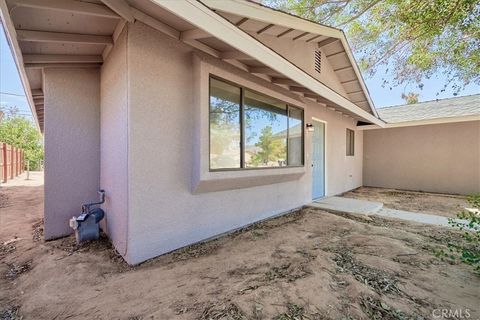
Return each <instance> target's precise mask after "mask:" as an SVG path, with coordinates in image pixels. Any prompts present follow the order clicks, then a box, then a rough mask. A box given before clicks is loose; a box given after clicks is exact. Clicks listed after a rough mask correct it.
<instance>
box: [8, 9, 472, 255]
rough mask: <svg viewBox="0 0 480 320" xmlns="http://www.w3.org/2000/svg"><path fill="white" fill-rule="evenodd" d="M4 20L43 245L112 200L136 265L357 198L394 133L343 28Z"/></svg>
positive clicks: (48, 15)
mask: <svg viewBox="0 0 480 320" xmlns="http://www.w3.org/2000/svg"><path fill="white" fill-rule="evenodd" d="M0 9H1V11H0V12H1V18H2V22H3V23H4V25H5V29H6V32H7V36H8V39H9V42H10V44H11V47H12V51H13V53H14V56H15V59H16V63H17V66H18V68H19V71H20V74H21V78H22V81H23V84H24V87H25V89H26V94H27V97H28V100H29V102H30V105H31V107H32V110H33V112H34V114H35V119H36V121H37V124H38V126H39V129H40V130H41V131H42V132H43V133H44V138H45V212H44V214H45V238H46V239H47V240H48V239H54V238H58V237H62V236H65V235H68V234H70V233H71V229H70V228H69V226H68V220H69V219H70V218H71V217H72V216H73V215H78V213H79V211H80V207H81V204H82V203H85V202H89V201H91V200H95V199H96V198H97V195H96V192H97V190H98V189H99V188H102V189H105V190H106V202H105V204H104V206H103V208H104V209H105V212H106V217H105V219H104V220H103V222H102V223H103V225H102V228H103V229H104V231H105V232H106V233H107V234H108V236H109V237H110V239H111V240H112V243H113V245H114V246H115V248H116V249H117V250H118V252H119V253H120V254H121V255H122V256H123V257H124V258H125V259H126V261H127V262H128V263H130V264H136V263H140V262H142V261H145V260H147V259H149V258H152V257H155V256H158V255H161V254H163V253H166V252H169V251H172V250H175V249H178V248H180V247H183V246H186V245H189V244H192V243H195V242H198V241H202V240H205V239H209V238H211V237H215V236H218V235H220V234H222V233H225V232H229V231H232V230H235V229H238V228H240V227H242V226H245V225H248V224H251V223H254V222H256V221H260V220H262V219H266V218H269V217H272V216H275V215H278V214H283V213H286V212H289V211H291V210H294V209H297V208H300V207H302V206H303V205H305V204H308V203H310V202H311V201H312V200H313V199H316V198H321V197H325V196H331V195H335V194H339V193H342V192H345V191H348V190H351V189H354V188H357V187H359V186H362V185H363V184H364V176H363V175H364V173H363V172H364V170H365V168H367V167H368V166H367V165H366V164H365V163H364V161H365V160H364V154H363V153H364V146H363V145H364V143H365V133H366V134H368V135H370V132H372V135H374V134H375V133H374V132H376V131H378V132H380V131H382V129H381V128H385V127H386V126H387V125H388V124H387V123H386V122H385V121H383V120H382V119H380V117H379V115H378V114H377V111H376V109H375V108H374V106H373V104H372V102H371V99H370V97H369V94H368V91H367V89H366V87H365V84H364V82H363V79H362V77H361V74H360V72H359V70H358V67H357V65H356V64H355V61H354V59H353V56H352V53H351V51H350V48H349V47H348V43H347V41H346V39H345V36H344V34H343V33H342V31H341V30H338V29H334V28H330V27H326V26H323V25H319V24H316V23H313V22H310V21H306V20H303V19H300V18H298V17H294V16H291V15H288V14H285V13H282V12H278V11H275V10H272V9H269V8H266V7H263V6H262V5H260V4H257V3H254V2H250V1H245V0H230V1H215V0H202V1H197V0H182V1H168V0H129V1H121V0H117V1H113V0H103V1H101V2H100V1H98V3H92V2H82V1H73V0H62V1H60V0H58V1H55V0H49V1H30V0H7V1H6V3H5V2H0ZM477 116H478V115H477ZM479 119H480V118H476V120H479ZM475 124H476V126H477V130H478V121H477V122H475ZM374 128H377V129H376V130H375V129H374ZM378 128H380V129H378ZM366 129H371V130H367V131H364V130H366ZM372 139H373V138H372ZM477 143H478V141H477ZM369 150H370V149H369ZM369 152H370V151H369ZM476 152H477V154H478V148H477V151H476ZM369 177H371V175H370V171H369ZM477 178H478V177H477ZM372 179H373V178H372ZM372 181H375V180H374V179H373V180H372ZM372 183H373V182H372Z"/></svg>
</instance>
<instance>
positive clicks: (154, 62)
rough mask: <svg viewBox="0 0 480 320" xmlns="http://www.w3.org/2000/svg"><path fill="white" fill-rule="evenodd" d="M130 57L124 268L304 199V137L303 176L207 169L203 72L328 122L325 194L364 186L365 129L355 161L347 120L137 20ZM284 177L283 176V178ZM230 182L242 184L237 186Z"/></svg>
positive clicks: (307, 194)
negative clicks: (349, 148) (195, 51)
mask: <svg viewBox="0 0 480 320" xmlns="http://www.w3.org/2000/svg"><path fill="white" fill-rule="evenodd" d="M127 57H128V141H129V143H128V146H129V147H128V185H129V192H128V207H129V209H128V251H127V253H126V254H125V258H126V259H127V261H128V262H129V263H138V262H141V261H143V260H145V259H148V258H151V257H154V256H157V255H159V254H162V253H165V252H168V251H171V250H174V249H176V248H179V247H182V246H185V245H188V244H191V243H194V242H197V241H200V240H204V239H207V238H210V237H212V236H215V235H218V234H221V233H223V232H227V231H229V230H232V229H235V228H239V227H241V226H243V225H246V224H249V223H252V222H255V221H258V220H261V219H264V218H268V217H270V216H273V215H275V214H279V213H284V212H286V211H288V210H291V209H294V208H297V207H300V206H302V205H304V204H306V203H308V202H310V199H311V178H310V170H311V168H310V158H309V157H310V147H311V145H310V140H309V139H310V137H309V134H308V133H307V134H306V136H307V138H306V143H305V148H306V161H305V167H303V168H301V169H300V170H299V169H285V170H283V171H282V169H267V170H255V173H252V172H253V171H241V172H223V173H221V174H220V173H215V174H212V173H209V172H207V171H205V163H206V161H208V148H207V147H206V145H205V137H207V136H208V125H207V124H208V116H207V117H205V114H208V91H206V89H208V73H213V74H217V75H219V76H222V77H223V78H226V79H228V80H231V81H234V82H238V83H240V84H242V85H245V86H248V87H250V88H252V89H256V90H258V91H262V92H264V93H266V94H270V95H273V96H275V97H278V98H281V99H284V100H286V101H287V102H290V101H292V102H294V103H295V104H296V105H298V106H300V107H303V108H305V110H306V118H305V120H306V122H309V119H311V118H312V117H313V116H315V117H316V118H319V119H320V120H324V121H327V166H328V168H327V175H328V178H327V192H328V194H329V195H332V194H336V193H339V192H343V191H346V190H349V189H352V188H355V187H358V186H360V185H361V182H362V170H361V168H362V152H361V144H362V134H361V133H358V132H357V137H356V138H357V139H356V140H357V146H356V151H357V153H356V156H355V157H346V156H345V143H346V142H345V128H346V127H350V128H354V124H355V122H354V120H353V119H351V118H346V117H343V116H342V115H340V114H338V113H335V112H334V111H331V110H328V109H326V108H324V107H322V106H320V105H319V104H316V103H314V102H308V101H307V100H303V99H300V98H299V97H298V96H297V95H294V94H292V93H289V92H288V91H286V90H282V89H279V88H278V87H277V86H275V85H272V84H271V83H268V82H266V81H263V80H260V79H258V78H257V77H255V76H253V75H250V74H248V73H245V72H243V71H240V70H238V69H236V68H234V67H232V66H230V65H228V64H226V63H224V62H222V61H219V60H215V59H213V58H211V57H207V56H204V55H202V54H198V55H194V54H192V49H191V48H190V47H188V46H186V45H184V44H183V43H181V42H179V41H177V40H174V39H171V38H169V37H167V36H165V35H163V34H162V33H160V32H157V31H155V30H153V29H151V28H149V27H147V26H145V25H143V24H141V23H138V22H136V23H135V24H133V25H130V28H129V33H128V53H127ZM275 171H277V172H275ZM259 175H260V176H265V177H269V178H264V177H261V178H259V177H258V176H259ZM282 176H284V178H285V176H289V177H287V178H285V179H283V178H279V177H282ZM232 179H233V180H232ZM269 179H272V180H269ZM204 181H206V182H205V183H206V185H207V186H212V185H215V190H217V191H212V190H211V189H209V188H206V189H202V188H200V189H198V186H199V183H200V185H205V184H202V183H203V182H204ZM212 181H213V182H212ZM231 181H238V182H239V183H238V184H237V185H236V186H235V185H232V184H231ZM265 181H268V182H267V184H266V183H265ZM240 182H241V183H240ZM239 187H241V188H240V189H238V188H239ZM107 215H108V213H107Z"/></svg>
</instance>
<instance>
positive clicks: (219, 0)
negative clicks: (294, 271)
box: [167, 0, 343, 38]
mask: <svg viewBox="0 0 480 320" xmlns="http://www.w3.org/2000/svg"><path fill="white" fill-rule="evenodd" d="M167 1H168V0H167ZM201 1H202V2H203V3H205V4H206V5H207V6H209V7H210V8H212V9H215V10H219V11H223V12H226V13H232V14H235V15H238V16H242V17H246V18H249V19H253V20H259V21H262V22H265V23H268V24H271V23H273V24H276V25H282V26H284V27H287V28H290V29H295V30H300V31H303V32H309V33H315V34H321V35H324V36H327V37H333V38H341V37H342V36H343V33H342V31H341V30H340V29H335V28H332V27H327V26H322V25H320V24H318V23H314V22H311V21H308V20H304V19H301V18H298V17H295V16H292V15H289V14H285V13H282V12H279V11H276V10H273V9H269V8H266V7H263V6H261V5H259V4H257V3H252V2H249V1H244V0H201Z"/></svg>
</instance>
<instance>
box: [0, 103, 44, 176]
mask: <svg viewBox="0 0 480 320" xmlns="http://www.w3.org/2000/svg"><path fill="white" fill-rule="evenodd" d="M4 112H5V116H4V119H3V120H2V121H1V122H0V142H4V143H7V144H9V145H12V146H15V147H17V148H21V149H23V150H24V152H25V160H26V161H29V164H30V168H31V169H38V168H39V165H40V160H43V145H42V136H41V134H40V132H39V131H38V130H37V128H36V126H35V124H34V123H33V122H32V121H30V120H28V119H27V118H25V117H22V116H19V115H18V114H17V112H16V111H15V109H14V108H13V109H12V108H11V109H9V110H7V111H4Z"/></svg>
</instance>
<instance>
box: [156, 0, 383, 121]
mask: <svg viewBox="0 0 480 320" xmlns="http://www.w3.org/2000/svg"><path fill="white" fill-rule="evenodd" d="M152 1H153V2H155V3H156V4H158V5H159V6H161V7H163V8H165V9H166V10H168V11H170V12H172V13H173V14H175V15H177V16H179V17H181V18H182V19H185V20H187V21H188V22H189V23H191V24H193V25H195V26H196V27H198V28H201V29H204V30H205V31H206V32H208V33H210V34H212V36H214V37H216V38H218V39H219V40H222V41H224V42H225V43H227V44H229V45H231V46H232V47H234V48H236V49H238V50H240V51H242V52H244V53H245V54H248V55H250V56H252V57H253V58H255V59H257V60H258V61H260V62H262V63H264V64H265V65H266V66H268V67H270V68H272V69H274V70H277V71H278V72H280V73H281V74H283V75H284V76H286V77H288V78H290V79H292V80H294V81H296V82H298V83H299V84H301V85H303V86H305V87H306V88H309V89H310V90H312V91H313V92H315V93H317V94H318V95H320V96H323V97H326V98H327V99H329V100H331V101H332V102H333V103H335V104H338V105H340V106H342V107H343V108H345V109H348V110H349V111H350V112H352V113H354V114H356V115H358V116H360V117H361V118H363V119H365V120H367V121H369V122H372V123H374V124H377V125H379V126H382V127H383V126H384V122H383V121H382V120H380V119H378V118H376V117H375V116H373V115H372V114H370V113H368V112H367V111H365V110H363V109H362V108H360V107H358V106H357V105H355V104H354V103H353V102H351V101H350V100H348V99H346V98H345V97H343V96H342V95H340V94H339V93H337V92H335V91H334V90H332V89H330V88H328V87H327V86H325V85H324V84H322V83H321V82H319V81H318V80H316V79H315V78H313V77H312V76H310V75H308V74H307V73H306V72H305V71H303V70H301V69H299V68H298V67H296V66H295V65H293V64H292V63H291V62H290V61H288V60H286V59H285V58H284V57H282V56H280V55H279V54H278V53H276V52H275V51H273V50H272V49H270V48H268V47H267V46H265V45H263V44H262V43H261V42H260V41H258V40H256V39H255V38H253V37H252V36H250V35H249V34H248V33H246V32H244V31H243V30H241V29H239V28H237V27H236V26H235V25H234V24H232V23H230V22H229V21H227V20H226V19H225V18H223V17H221V16H220V15H218V14H217V13H215V12H213V11H212V10H211V9H209V8H208V7H206V6H205V5H204V4H202V3H200V2H198V1H195V0H185V1H169V0H152ZM219 3H229V4H230V3H231V2H225V1H219ZM235 3H236V2H235ZM292 18H293V17H292ZM295 21H297V22H299V21H300V22H304V21H303V20H301V19H298V18H295Z"/></svg>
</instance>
